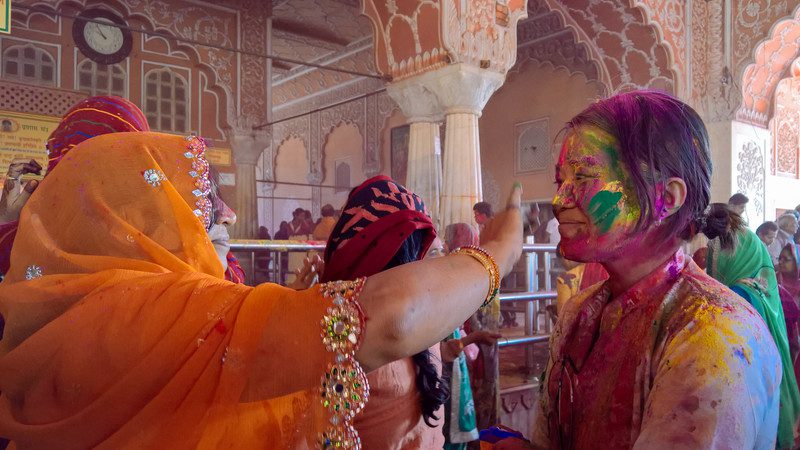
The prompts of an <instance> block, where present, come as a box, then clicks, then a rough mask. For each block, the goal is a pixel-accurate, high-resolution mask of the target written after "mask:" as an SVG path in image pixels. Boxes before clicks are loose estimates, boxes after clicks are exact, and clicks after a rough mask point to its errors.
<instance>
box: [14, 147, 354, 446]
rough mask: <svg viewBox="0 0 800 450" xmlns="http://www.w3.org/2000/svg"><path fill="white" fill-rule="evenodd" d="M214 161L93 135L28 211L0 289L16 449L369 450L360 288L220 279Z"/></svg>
mask: <svg viewBox="0 0 800 450" xmlns="http://www.w3.org/2000/svg"><path fill="white" fill-rule="evenodd" d="M204 149H205V146H204V143H203V141H202V140H201V139H198V138H182V137H177V136H171V135H166V134H159V133H115V134H107V135H103V136H98V137H95V138H92V139H90V140H87V141H85V142H84V143H81V144H80V145H79V146H77V147H76V148H75V149H74V150H73V151H71V152H70V153H69V154H68V155H66V156H65V157H64V159H63V160H62V161H61V162H60V165H59V170H57V171H54V172H53V174H52V175H51V176H49V177H47V179H45V180H44V181H43V182H42V184H41V186H40V187H39V188H38V189H37V191H36V192H35V193H34V195H33V196H32V198H31V199H30V201H29V203H28V204H27V205H26V207H25V209H24V210H23V212H22V216H21V220H20V227H19V232H18V235H17V237H16V241H15V243H14V247H13V250H12V255H11V268H10V270H9V272H8V274H7V276H6V279H5V281H4V282H2V283H0V313H2V314H3V316H4V317H5V318H6V322H7V323H6V328H5V334H4V336H3V340H2V341H0V392H2V396H1V397H0V436H3V437H6V438H8V439H10V440H11V441H12V444H11V445H12V447H16V448H60V449H69V448H89V447H97V448H114V449H120V448H221V447H225V448H269V449H273V448H298V449H303V448H327V446H330V447H332V446H336V445H340V447H339V448H342V447H343V448H358V447H359V444H358V438H357V435H356V434H355V432H354V431H353V429H352V427H351V425H350V423H351V420H352V417H353V416H354V415H355V414H356V413H357V412H358V411H360V409H361V408H363V405H364V403H365V402H366V397H367V395H368V386H366V382H365V380H366V377H365V376H364V374H363V372H362V371H361V369H360V367H359V366H358V363H357V362H356V361H355V360H354V359H353V353H354V352H355V350H356V347H357V345H358V342H359V337H360V335H361V333H362V331H363V314H362V313H361V312H360V308H359V307H358V302H357V295H358V290H359V289H360V286H361V284H362V283H363V280H362V281H357V282H350V283H328V284H325V285H322V286H319V287H317V288H313V289H309V290H307V291H302V292H296V291H293V290H290V289H286V288H283V287H280V286H277V285H261V286H258V287H255V288H252V287H248V286H243V285H235V284H233V283H230V282H227V281H225V280H223V279H222V277H223V272H222V265H221V264H220V262H219V260H218V259H217V256H216V254H215V252H214V249H213V246H212V245H211V242H210V241H209V239H208V236H207V233H206V227H207V225H208V223H209V221H210V220H211V219H212V218H211V217H210V214H211V212H210V210H211V208H210V200H209V199H208V193H209V186H208V185H207V181H208V179H207V177H208V163H207V162H206V161H205V157H204ZM250 399H254V401H249V400H250ZM244 400H248V401H244Z"/></svg>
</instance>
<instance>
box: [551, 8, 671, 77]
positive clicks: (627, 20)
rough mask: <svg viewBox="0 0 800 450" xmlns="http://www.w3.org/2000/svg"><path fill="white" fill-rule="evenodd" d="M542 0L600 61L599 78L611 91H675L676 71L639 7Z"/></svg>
mask: <svg viewBox="0 0 800 450" xmlns="http://www.w3.org/2000/svg"><path fill="white" fill-rule="evenodd" d="M546 1H547V3H548V5H549V6H550V8H551V9H552V10H554V11H559V12H560V13H561V14H562V16H563V17H564V20H565V23H566V24H568V25H571V26H574V27H575V28H576V31H577V32H578V35H579V41H580V42H584V43H586V44H587V45H588V46H589V47H590V48H591V49H592V53H593V54H594V55H596V57H597V58H598V59H599V60H600V61H601V62H602V67H601V71H602V72H603V73H601V81H603V82H604V83H606V84H607V85H609V87H610V89H611V90H612V91H617V90H620V89H626V88H630V87H655V88H661V89H665V90H668V91H675V88H676V84H677V83H678V73H677V72H676V70H675V68H674V67H673V64H672V63H673V58H671V57H670V55H669V49H668V47H667V46H666V45H664V43H663V42H662V40H661V39H660V36H659V33H658V32H657V31H656V27H655V26H654V25H651V24H649V23H648V19H647V18H646V17H645V13H644V10H643V9H642V8H638V7H636V6H632V5H630V4H628V2H620V1H613V0H593V1H590V0H571V1H569V2H564V1H561V0H546Z"/></svg>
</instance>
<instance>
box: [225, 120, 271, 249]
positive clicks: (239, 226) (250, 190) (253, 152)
mask: <svg viewBox="0 0 800 450" xmlns="http://www.w3.org/2000/svg"><path fill="white" fill-rule="evenodd" d="M227 135H228V141H229V142H230V143H231V147H232V149H233V160H234V162H235V163H236V199H235V204H234V205H231V206H232V207H233V209H234V210H235V211H236V218H237V220H236V225H234V226H233V228H232V229H231V235H232V237H234V238H238V239H255V237H256V235H257V231H258V200H257V196H256V163H257V162H258V158H259V157H260V156H261V153H262V152H263V151H264V149H265V148H266V147H268V146H269V145H270V144H271V136H270V133H269V132H268V131H265V130H253V129H252V127H247V126H242V127H236V128H231V129H229V130H227Z"/></svg>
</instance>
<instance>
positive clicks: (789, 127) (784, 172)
mask: <svg viewBox="0 0 800 450" xmlns="http://www.w3.org/2000/svg"><path fill="white" fill-rule="evenodd" d="M795 65H797V62H795ZM770 128H771V131H772V137H773V142H772V158H770V172H771V173H772V174H773V175H780V176H785V177H791V178H799V177H800V169H799V168H798V162H800V159H799V158H798V149H800V79H798V78H794V77H791V78H786V79H784V80H781V81H780V82H779V83H778V87H777V89H776V91H775V117H774V118H773V119H772V120H771V121H770Z"/></svg>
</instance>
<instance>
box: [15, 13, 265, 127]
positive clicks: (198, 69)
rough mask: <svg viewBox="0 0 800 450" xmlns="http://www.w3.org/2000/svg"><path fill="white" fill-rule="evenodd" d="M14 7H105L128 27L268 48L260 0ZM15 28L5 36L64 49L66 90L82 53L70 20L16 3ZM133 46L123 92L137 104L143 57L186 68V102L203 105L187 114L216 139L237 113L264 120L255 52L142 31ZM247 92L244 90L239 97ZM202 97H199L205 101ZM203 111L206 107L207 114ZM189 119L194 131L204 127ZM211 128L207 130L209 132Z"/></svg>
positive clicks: (260, 61) (261, 66)
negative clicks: (168, 38) (188, 97)
mask: <svg viewBox="0 0 800 450" xmlns="http://www.w3.org/2000/svg"><path fill="white" fill-rule="evenodd" d="M15 4H16V5H26V6H36V7H39V8H44V9H49V10H53V11H62V12H65V13H68V14H77V13H80V11H82V10H84V9H88V8H95V7H97V8H101V9H107V10H111V11H113V12H115V13H117V14H118V15H120V16H121V17H122V18H123V19H124V20H125V21H126V22H127V23H128V25H130V26H131V27H133V28H143V29H145V30H151V31H158V32H160V33H166V34H169V35H173V36H178V37H181V38H185V39H191V40H195V41H198V42H203V43H209V44H214V45H222V46H226V47H236V46H238V45H239V41H240V40H241V47H242V48H243V49H244V50H247V51H251V52H259V53H266V35H265V32H266V29H265V26H266V25H265V24H266V19H267V17H268V14H269V8H266V7H265V6H264V4H263V2H261V1H260V0H226V1H224V2H216V3H214V4H209V5H204V4H201V3H199V2H195V1H191V0H178V1H167V0H125V1H119V0H110V1H100V0H37V1H28V2H17V3H15ZM12 11H13V13H12V21H13V25H12V27H13V29H14V32H13V33H12V34H11V35H10V36H6V38H4V39H12V40H13V39H15V38H23V39H29V40H31V41H32V42H34V43H35V44H36V45H37V46H39V45H41V46H44V47H45V48H46V47H47V45H49V44H52V45H56V46H59V47H60V48H62V49H63V51H61V53H60V58H58V59H57V64H58V65H59V67H60V68H61V70H60V73H61V78H60V80H58V85H59V86H61V87H63V88H66V89H72V88H74V86H75V82H74V78H73V76H72V75H73V73H74V70H73V67H75V65H76V64H78V63H79V62H80V61H82V60H84V59H85V57H84V56H83V55H82V54H81V53H80V52H75V51H73V50H74V43H73V42H72V37H71V28H72V19H69V18H60V17H58V16H52V15H48V14H46V13H29V12H28V11H27V10H24V9H22V8H19V7H17V8H13V9H12ZM133 37H134V48H133V50H132V52H131V55H130V56H129V58H128V60H126V61H123V63H127V64H128V66H129V67H130V71H129V72H128V74H127V76H128V80H127V81H128V84H129V97H130V98H131V100H133V101H134V102H136V103H140V101H141V99H140V95H141V93H140V87H141V86H140V85H141V83H140V80H141V76H142V73H139V69H140V68H141V67H143V65H144V64H145V61H146V62H149V63H153V64H155V65H159V64H168V65H172V66H175V67H178V68H185V71H186V72H187V73H188V74H189V76H190V77H191V79H192V82H191V88H192V94H193V97H194V98H193V99H192V104H193V105H194V106H198V107H199V105H200V104H201V103H202V104H203V110H202V111H201V110H200V109H195V110H194V111H193V113H192V117H193V119H197V120H200V119H199V118H201V117H203V116H205V117H207V118H208V120H209V121H210V122H213V123H208V124H206V125H207V126H206V130H204V134H207V135H208V136H209V137H212V138H214V139H224V138H225V137H224V133H221V132H220V131H221V130H222V129H224V128H226V127H227V126H228V125H229V121H230V120H231V119H232V118H235V117H237V116H239V115H245V116H249V117H250V120H252V121H255V122H259V121H263V120H265V117H266V114H265V111H266V110H265V105H266V86H265V85H264V82H263V80H264V77H265V74H266V60H265V59H264V58H261V57H257V56H248V55H242V56H241V61H239V59H238V58H237V54H236V53H234V52H231V51H228V50H221V49H214V48H211V47H204V46H201V45H188V44H185V43H176V42H174V41H171V42H167V41H166V40H164V39H162V38H159V37H153V36H149V35H142V34H141V33H133ZM242 92H247V95H242ZM203 100H205V101H203ZM208 109H211V110H213V111H211V113H209V111H208ZM197 120H193V122H194V123H193V129H195V130H197V129H199V128H202V127H201V126H200V125H201V124H200V123H199V122H198V121H197ZM209 133H211V134H209Z"/></svg>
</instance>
